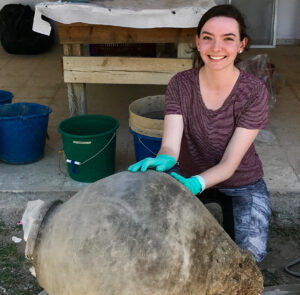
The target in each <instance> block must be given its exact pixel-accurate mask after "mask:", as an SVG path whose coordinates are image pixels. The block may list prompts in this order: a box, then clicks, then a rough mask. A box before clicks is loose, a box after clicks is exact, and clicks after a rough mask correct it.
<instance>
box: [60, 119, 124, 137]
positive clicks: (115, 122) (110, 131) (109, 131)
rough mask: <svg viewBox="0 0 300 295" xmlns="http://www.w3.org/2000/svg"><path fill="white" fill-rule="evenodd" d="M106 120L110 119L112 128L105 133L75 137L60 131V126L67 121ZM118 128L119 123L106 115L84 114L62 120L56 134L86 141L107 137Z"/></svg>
mask: <svg viewBox="0 0 300 295" xmlns="http://www.w3.org/2000/svg"><path fill="white" fill-rule="evenodd" d="M84 117H86V118H92V117H94V118H96V117H98V118H100V117H101V118H108V119H111V120H112V121H114V125H115V126H114V127H113V128H111V129H110V130H108V131H105V132H99V133H96V134H91V135H77V134H76V135H75V134H72V133H69V132H66V131H64V130H63V129H62V125H63V124H64V123H65V122H68V121H72V120H75V119H78V118H84ZM118 128H119V121H118V120H117V119H116V118H114V117H111V116H108V115H102V114H84V115H77V116H73V117H70V118H67V119H64V120H62V121H61V122H60V123H59V124H58V126H57V130H58V132H59V133H60V134H61V135H65V136H76V137H77V138H82V139H86V138H91V137H96V136H104V135H108V134H111V133H113V132H115V131H116V130H117V129H118Z"/></svg>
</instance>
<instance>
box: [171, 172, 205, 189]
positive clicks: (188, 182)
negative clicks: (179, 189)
mask: <svg viewBox="0 0 300 295" xmlns="http://www.w3.org/2000/svg"><path fill="white" fill-rule="evenodd" d="M170 175H171V176H173V177H174V178H175V179H176V180H178V181H179V182H181V183H182V184H183V185H185V186H186V187H187V188H188V189H189V190H190V191H191V192H192V193H193V194H194V195H197V194H199V193H201V192H203V191H204V189H205V181H204V179H203V178H202V177H201V176H198V175H197V176H192V177H190V178H185V177H183V176H181V175H179V174H177V173H176V172H171V173H170Z"/></svg>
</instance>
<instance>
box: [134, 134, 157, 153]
mask: <svg viewBox="0 0 300 295" xmlns="http://www.w3.org/2000/svg"><path fill="white" fill-rule="evenodd" d="M137 138H138V140H139V142H140V143H141V145H142V146H143V147H144V148H145V149H146V150H147V151H149V152H150V153H151V154H152V155H153V156H155V157H156V156H157V153H156V154H155V153H153V151H151V150H150V149H149V148H148V147H147V146H146V145H145V144H144V143H143V141H142V139H141V138H140V137H139V136H137Z"/></svg>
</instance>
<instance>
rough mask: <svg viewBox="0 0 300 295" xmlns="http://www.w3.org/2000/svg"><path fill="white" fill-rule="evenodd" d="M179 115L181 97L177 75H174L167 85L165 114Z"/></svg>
mask: <svg viewBox="0 0 300 295" xmlns="http://www.w3.org/2000/svg"><path fill="white" fill-rule="evenodd" d="M171 114H173V115H174V114H176V115H181V114H182V112H181V99H180V92H179V85H178V81H177V75H175V76H174V77H173V78H172V79H171V80H170V82H169V84H168V86H167V91H166V96H165V115H171Z"/></svg>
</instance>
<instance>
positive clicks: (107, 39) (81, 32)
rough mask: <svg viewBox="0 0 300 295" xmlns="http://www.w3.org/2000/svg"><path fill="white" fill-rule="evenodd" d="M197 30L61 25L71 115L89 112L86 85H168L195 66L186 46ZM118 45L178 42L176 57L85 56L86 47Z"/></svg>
mask: <svg viewBox="0 0 300 295" xmlns="http://www.w3.org/2000/svg"><path fill="white" fill-rule="evenodd" d="M195 34H196V28H154V29H137V28H125V27H116V26H105V25H91V24H83V23H75V24H59V37H60V42H61V44H62V45H63V48H64V56H63V74H64V81H65V82H66V83H67V85H68V99H69V108H70V114H71V115H77V114H83V113H86V112H87V98H86V85H85V84H86V83H107V84H110V83H111V84H156V85H166V84H168V82H169V80H170V78H171V77H172V76H173V75H174V74H176V73H177V72H179V71H182V70H185V69H189V68H191V67H192V59H191V57H190V54H188V55H186V53H185V52H186V51H185V48H187V44H191V43H193V42H194V38H195ZM117 43H177V44H179V46H178V54H177V58H141V57H103V56H84V55H83V45H86V44H117Z"/></svg>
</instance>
